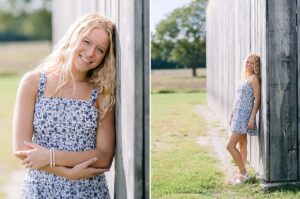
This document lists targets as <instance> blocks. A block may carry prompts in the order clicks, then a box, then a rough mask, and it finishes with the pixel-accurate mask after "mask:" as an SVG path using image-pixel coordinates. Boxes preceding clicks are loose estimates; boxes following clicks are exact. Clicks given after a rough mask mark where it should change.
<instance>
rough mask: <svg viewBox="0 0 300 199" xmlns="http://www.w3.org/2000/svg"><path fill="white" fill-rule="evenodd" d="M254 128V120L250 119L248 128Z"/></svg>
mask: <svg viewBox="0 0 300 199" xmlns="http://www.w3.org/2000/svg"><path fill="white" fill-rule="evenodd" d="M253 127H254V120H252V119H250V120H249V122H248V128H249V129H253Z"/></svg>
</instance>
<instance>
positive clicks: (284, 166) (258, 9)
mask: <svg viewBox="0 0 300 199" xmlns="http://www.w3.org/2000/svg"><path fill="white" fill-rule="evenodd" d="M298 4H299V3H298ZM299 7H300V6H299V5H298V8H297V4H296V0H291V1H288V3H287V1H284V0H278V1H272V0H265V1H260V0H249V1H238V0H228V1H222V0H210V1H209V4H208V7H207V11H206V12H207V79H208V80H207V90H208V104H209V106H210V107H211V108H212V109H213V110H214V112H215V113H216V114H217V115H218V117H219V119H220V120H221V121H222V123H223V124H224V126H227V119H228V118H227V116H228V113H229V111H230V109H231V106H232V104H233V101H234V96H235V92H236V89H237V87H238V85H239V80H240V77H241V69H242V67H243V61H244V58H245V57H246V55H247V54H248V53H249V52H254V53H258V54H260V55H261V62H262V63H261V107H260V111H259V113H258V115H257V123H258V129H259V134H258V136H253V137H249V136H248V138H249V140H250V141H249V143H250V144H249V145H248V149H249V151H250V154H249V156H248V157H249V160H250V163H251V165H252V166H253V167H254V168H255V170H256V171H257V172H258V173H259V174H260V175H261V176H262V178H263V179H264V180H265V181H267V182H277V181H291V180H299V179H300V178H299V160H300V155H299V151H298V150H299V142H300V141H299V140H300V139H299V136H298V133H299V131H298V129H299V128H300V127H299V124H298V121H300V119H298V117H299V111H300V110H299V108H298V106H299V103H298V99H299V97H298V95H299V93H300V90H299V87H300V83H299V82H298V79H299V78H298V74H297V72H298V70H299V69H298V67H299V64H298V52H300V48H299V36H298V35H299V33H298V32H297V31H296V26H297V24H296V21H297V20H296V17H298V21H299V20H300V18H299V16H297V15H296V11H297V10H299ZM297 108H298V109H297ZM227 127H228V126H227Z"/></svg>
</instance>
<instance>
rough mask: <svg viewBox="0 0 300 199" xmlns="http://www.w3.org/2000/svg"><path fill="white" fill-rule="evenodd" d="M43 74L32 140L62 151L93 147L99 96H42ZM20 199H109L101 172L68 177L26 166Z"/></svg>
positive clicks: (95, 94)
mask: <svg viewBox="0 0 300 199" xmlns="http://www.w3.org/2000/svg"><path fill="white" fill-rule="evenodd" d="M46 81H47V78H46V75H45V74H41V75H40V84H39V88H38V98H37V101H36V104H35V109H34V119H33V128H34V130H33V139H32V141H33V142H34V143H36V144H39V145H42V146H44V147H46V148H54V149H57V150H63V151H85V150H89V149H94V148H95V147H96V130H97V124H98V110H97V109H96V108H95V107H94V105H93V104H94V103H95V101H96V99H97V96H98V91H97V90H96V88H94V89H93V92H92V95H91V97H90V99H89V100H80V99H68V98H59V97H44V96H43V93H44V90H45V86H46ZM21 198H23V199H48V198H49V199H50V198H51V199H54V198H55V199H59V198H61V199H66V198H68V199H77V198H78V199H79V198H80V199H85V198H92V199H93V198H97V199H98V198H101V199H102V198H103V199H107V198H108V199H109V198H110V195H109V191H108V187H107V183H106V179H105V175H104V174H100V175H97V176H95V177H91V178H86V179H81V180H69V179H66V178H64V177H61V176H57V175H54V174H50V173H47V172H44V171H41V170H38V169H29V170H28V172H27V175H26V177H25V181H24V185H23V189H22V197H21Z"/></svg>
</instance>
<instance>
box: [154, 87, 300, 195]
mask: <svg viewBox="0 0 300 199" xmlns="http://www.w3.org/2000/svg"><path fill="white" fill-rule="evenodd" d="M205 96H206V94H205V93H168V94H152V95H151V197H152V198H160V199H179V198H187V199H194V198H195V199H196V198H213V199H215V198H219V199H228V198H230V199H231V198H232V199H240V198H242V199H244V198H245V199H271V198H272V199H273V198H274V199H279V198H284V199H285V198H287V199H289V198H291V199H292V198H300V189H297V188H281V189H277V190H274V191H264V190H263V189H262V188H261V186H260V183H259V181H258V180H256V179H254V178H253V179H251V180H250V181H249V182H247V183H245V184H244V185H241V186H231V185H227V183H226V179H225V175H224V173H223V172H222V170H221V169H220V167H221V166H222V165H220V162H219V161H218V160H217V159H216V156H215V155H214V151H213V150H212V147H201V146H200V145H198V144H196V138H197V137H198V136H201V135H205V134H206V132H207V131H206V128H207V125H213V126H219V124H217V123H216V122H212V124H206V123H205V122H204V121H203V120H202V118H201V117H200V116H199V115H197V114H195V110H194V108H195V107H194V106H195V105H196V104H203V103H206V100H205ZM224 150H225V149H224ZM232 166H234V165H232ZM249 171H250V174H251V175H252V176H254V175H255V171H254V170H253V169H249Z"/></svg>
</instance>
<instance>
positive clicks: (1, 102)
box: [0, 74, 21, 198]
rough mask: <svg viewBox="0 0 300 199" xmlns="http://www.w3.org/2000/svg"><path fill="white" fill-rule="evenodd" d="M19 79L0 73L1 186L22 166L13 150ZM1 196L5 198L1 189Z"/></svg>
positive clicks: (16, 76)
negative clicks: (15, 105) (13, 130)
mask: <svg viewBox="0 0 300 199" xmlns="http://www.w3.org/2000/svg"><path fill="white" fill-rule="evenodd" d="M19 80H20V76H19V75H12V74H11V75H9V74H5V75H3V74H0V93H1V97H0V126H1V131H0V140H1V150H0V173H1V174H0V187H1V185H3V184H6V183H7V182H8V180H9V177H10V174H11V172H12V171H13V170H14V169H16V168H20V167H21V164H20V162H19V161H18V160H17V159H16V158H15V157H14V155H13V151H12V117H13V108H14V103H15V97H16V92H17V87H18V83H19ZM0 198H4V194H3V193H1V191H0Z"/></svg>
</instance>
